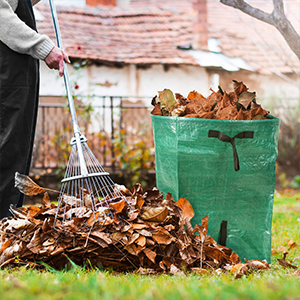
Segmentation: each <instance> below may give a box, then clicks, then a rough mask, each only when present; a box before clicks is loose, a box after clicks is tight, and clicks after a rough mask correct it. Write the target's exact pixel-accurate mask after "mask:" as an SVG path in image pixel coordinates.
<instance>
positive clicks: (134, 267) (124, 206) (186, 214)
mask: <svg viewBox="0 0 300 300" xmlns="http://www.w3.org/2000/svg"><path fill="white" fill-rule="evenodd" d="M18 179H19V180H18V188H19V189H20V190H22V191H23V192H24V193H26V194H37V193H40V192H44V191H45V190H49V189H46V188H42V187H40V186H38V185H37V184H36V183H34V182H33V181H32V180H31V179H30V178H29V177H28V176H25V175H20V174H18ZM120 190H121V191H122V193H123V194H124V199H123V200H121V201H118V202H114V203H110V204H109V207H106V208H104V209H107V210H108V211H109V215H108V216H107V217H105V219H103V218H100V217H99V216H98V213H103V207H102V210H101V211H100V210H99V212H98V211H97V212H93V211H91V209H90V208H88V207H86V206H80V207H78V209H80V210H81V211H82V214H81V216H80V217H73V219H71V220H69V221H66V220H65V221H64V220H63V218H64V217H65V216H66V214H72V213H73V210H74V208H71V206H70V205H69V204H68V203H63V204H62V206H61V207H59V208H58V207H57V206H56V205H55V204H54V203H52V202H51V201H50V199H49V196H48V194H47V193H44V197H43V200H42V205H41V206H40V207H37V206H28V207H22V208H12V209H11V211H12V213H13V215H14V217H10V218H5V219H2V220H1V221H0V268H4V267H19V266H23V265H25V266H30V267H33V268H37V269H43V268H44V267H45V265H48V266H50V267H52V268H55V269H58V270H59V269H63V268H66V267H68V266H70V265H72V264H73V263H75V264H77V265H79V266H87V267H99V266H101V267H104V268H112V269H113V270H114V271H116V272H122V271H137V272H138V273H140V274H156V273H169V274H180V275H184V274H185V273H184V272H183V270H184V271H192V272H196V273H200V274H203V273H205V272H206V271H207V270H224V271H229V270H230V271H231V272H232V273H233V274H234V275H235V277H236V278H239V277H241V276H243V275H247V274H249V273H251V272H252V271H253V270H258V269H269V268H270V266H269V265H268V263H267V262H266V261H260V260H249V261H248V260H246V261H245V263H241V260H240V258H239V256H238V255H237V254H236V253H235V252H233V251H232V249H230V248H227V247H225V246H221V245H218V244H217V243H216V241H215V240H214V239H213V238H212V237H210V236H208V235H207V229H208V216H205V217H203V219H202V224H201V225H195V226H194V227H192V225H191V219H192V218H193V216H194V210H193V208H192V206H191V205H190V203H189V202H188V200H187V199H186V198H180V199H179V200H178V201H177V202H175V201H174V199H173V197H172V195H171V194H170V193H167V194H166V197H164V196H163V194H162V193H161V192H160V191H159V190H158V189H157V188H153V189H152V190H146V191H145V192H144V191H143V189H142V187H141V185H140V184H136V185H134V186H133V187H132V189H131V191H129V190H128V189H127V188H125V187H123V188H120ZM56 215H57V220H56V222H55V216H56ZM54 222H55V228H54V226H53V225H54ZM283 260H285V257H284V258H283Z"/></svg>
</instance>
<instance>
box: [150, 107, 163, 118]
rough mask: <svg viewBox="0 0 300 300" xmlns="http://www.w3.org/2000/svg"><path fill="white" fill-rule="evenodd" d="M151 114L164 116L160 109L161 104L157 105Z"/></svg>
mask: <svg viewBox="0 0 300 300" xmlns="http://www.w3.org/2000/svg"><path fill="white" fill-rule="evenodd" d="M151 114H152V115H155V116H162V112H161V109H160V104H155V106H154V108H153V110H152V111H151Z"/></svg>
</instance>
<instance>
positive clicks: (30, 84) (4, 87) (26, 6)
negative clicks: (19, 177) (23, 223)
mask: <svg viewBox="0 0 300 300" xmlns="http://www.w3.org/2000/svg"><path fill="white" fill-rule="evenodd" d="M16 13H17V14H18V15H19V17H20V19H22V20H23V21H24V22H26V24H27V25H28V26H30V27H31V28H35V21H34V16H33V13H32V5H31V1H30V0H25V1H19V5H18V8H17V11H16ZM38 95H39V61H38V60H36V59H34V58H32V57H31V56H29V55H26V54H20V53H17V52H15V51H13V50H11V49H10V48H8V47H7V46H6V45H5V44H3V43H2V42H0V218H4V217H6V216H9V215H10V212H9V208H10V205H16V206H22V205H23V200H24V196H23V195H21V194H20V192H19V191H18V190H17V188H15V187H14V176H15V172H19V173H21V174H28V173H29V169H30V163H31V156H32V149H33V142H34V135H35V127H36V119H37V109H38Z"/></svg>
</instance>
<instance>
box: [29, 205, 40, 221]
mask: <svg viewBox="0 0 300 300" xmlns="http://www.w3.org/2000/svg"><path fill="white" fill-rule="evenodd" d="M39 211H40V209H39V208H38V207H37V206H28V207H27V218H33V217H34V216H35V215H36V214H37V213H38V212H39Z"/></svg>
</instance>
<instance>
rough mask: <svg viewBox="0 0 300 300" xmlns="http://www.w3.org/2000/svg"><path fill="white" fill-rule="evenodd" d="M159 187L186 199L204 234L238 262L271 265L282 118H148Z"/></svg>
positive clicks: (176, 196)
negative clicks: (205, 223)
mask: <svg viewBox="0 0 300 300" xmlns="http://www.w3.org/2000/svg"><path fill="white" fill-rule="evenodd" d="M151 118H152V126H153V133H154V142H155V165H156V183H157V188H158V189H159V190H160V191H162V192H163V193H164V194H166V193H167V192H170V193H172V195H173V197H174V199H175V200H176V201H177V200H178V199H179V198H182V197H184V198H187V199H188V200H189V202H190V203H191V205H192V207H193V209H194V211H195V217H194V218H193V219H192V225H195V224H201V219H202V218H203V217H204V216H205V215H208V216H209V222H208V234H209V235H210V236H212V237H213V238H214V239H215V240H216V241H217V242H218V243H219V244H221V245H224V246H226V247H229V248H232V249H233V251H235V252H236V253H237V254H238V255H239V256H240V258H241V260H244V259H245V258H246V259H249V260H250V259H260V260H264V259H266V260H267V262H268V263H270V256H271V227H272V214H273V199H274V188H275V163H276V157H277V141H278V134H279V123H280V120H279V119H278V118H275V117H273V116H268V118H267V119H266V120H252V121H231V120H215V119H199V118H183V117H166V116H156V115H151Z"/></svg>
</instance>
